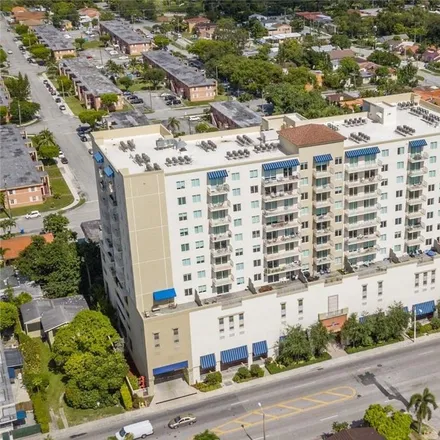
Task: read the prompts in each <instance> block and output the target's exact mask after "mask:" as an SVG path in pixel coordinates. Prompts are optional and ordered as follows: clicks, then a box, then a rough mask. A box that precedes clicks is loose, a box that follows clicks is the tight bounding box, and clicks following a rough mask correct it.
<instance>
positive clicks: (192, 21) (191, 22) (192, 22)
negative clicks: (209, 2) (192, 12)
mask: <svg viewBox="0 0 440 440" xmlns="http://www.w3.org/2000/svg"><path fill="white" fill-rule="evenodd" d="M183 21H184V23H186V24H187V25H188V32H189V33H192V32H193V30H194V28H195V27H196V26H197V25H199V24H202V23H211V20H210V19H209V18H206V17H192V18H186V19H185V20H183Z"/></svg>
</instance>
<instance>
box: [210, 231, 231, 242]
mask: <svg viewBox="0 0 440 440" xmlns="http://www.w3.org/2000/svg"><path fill="white" fill-rule="evenodd" d="M231 237H232V232H231V231H226V232H221V233H219V234H216V233H211V237H210V240H211V242H216V241H223V240H230V239H231Z"/></svg>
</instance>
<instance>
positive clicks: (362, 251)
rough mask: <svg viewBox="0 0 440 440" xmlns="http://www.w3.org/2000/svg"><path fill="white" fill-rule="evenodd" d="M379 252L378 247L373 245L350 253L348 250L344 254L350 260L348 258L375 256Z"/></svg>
mask: <svg viewBox="0 0 440 440" xmlns="http://www.w3.org/2000/svg"><path fill="white" fill-rule="evenodd" d="M379 250H380V246H379V245H375V246H369V247H367V248H363V247H359V248H357V249H355V250H352V251H350V250H349V251H346V253H347V257H348V258H350V257H358V256H364V255H371V254H376V253H377V252H378V251H379Z"/></svg>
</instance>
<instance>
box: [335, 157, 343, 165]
mask: <svg viewBox="0 0 440 440" xmlns="http://www.w3.org/2000/svg"><path fill="white" fill-rule="evenodd" d="M335 165H342V157H341V156H339V157H335Z"/></svg>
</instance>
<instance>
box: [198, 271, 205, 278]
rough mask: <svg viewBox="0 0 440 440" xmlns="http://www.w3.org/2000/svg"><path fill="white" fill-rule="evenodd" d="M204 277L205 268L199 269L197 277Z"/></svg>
mask: <svg viewBox="0 0 440 440" xmlns="http://www.w3.org/2000/svg"><path fill="white" fill-rule="evenodd" d="M205 277H206V271H205V270H199V271H198V272H197V278H205Z"/></svg>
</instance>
